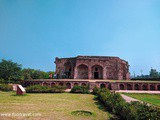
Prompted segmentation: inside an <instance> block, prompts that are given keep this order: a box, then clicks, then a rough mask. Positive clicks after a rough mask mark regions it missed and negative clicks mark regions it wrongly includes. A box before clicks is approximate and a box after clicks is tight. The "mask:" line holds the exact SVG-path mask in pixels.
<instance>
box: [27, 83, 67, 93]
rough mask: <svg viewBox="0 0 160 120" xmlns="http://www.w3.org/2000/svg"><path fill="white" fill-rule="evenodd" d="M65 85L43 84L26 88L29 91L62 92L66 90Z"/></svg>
mask: <svg viewBox="0 0 160 120" xmlns="http://www.w3.org/2000/svg"><path fill="white" fill-rule="evenodd" d="M64 90H65V87H63V86H53V87H48V86H41V85H33V86H29V87H27V88H26V92H28V93H62V92H64Z"/></svg>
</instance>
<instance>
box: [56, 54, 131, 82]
mask: <svg viewBox="0 0 160 120" xmlns="http://www.w3.org/2000/svg"><path fill="white" fill-rule="evenodd" d="M55 64H56V72H55V73H56V75H57V78H69V79H113V80H129V79H130V74H129V65H128V62H127V61H125V60H122V59H120V58H119V57H108V56H77V57H73V58H56V60H55Z"/></svg>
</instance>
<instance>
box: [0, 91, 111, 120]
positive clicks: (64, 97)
mask: <svg viewBox="0 0 160 120" xmlns="http://www.w3.org/2000/svg"><path fill="white" fill-rule="evenodd" d="M76 110H85V111H90V112H92V113H93V115H91V116H76V115H72V114H71V112H72V111H76ZM5 114H7V115H10V114H11V116H4V115H5ZM22 115H26V116H22ZM110 116H111V115H110V114H109V113H107V112H105V111H104V110H102V109H99V104H97V101H95V100H94V96H93V95H91V94H71V93H61V94H27V95H26V96H15V93H13V92H1V91H0V120H6V119H7V120H8V119H9V120H11V119H12V120H13V119H14V120H18V119H19V120H21V119H27V120H28V119H32V120H37V119H38V120H39V119H45V120H107V119H109V117H110Z"/></svg>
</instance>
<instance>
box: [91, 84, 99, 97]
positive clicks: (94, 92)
mask: <svg viewBox="0 0 160 120" xmlns="http://www.w3.org/2000/svg"><path fill="white" fill-rule="evenodd" d="M98 90H99V89H98V87H97V86H94V88H93V91H92V94H94V95H97V93H98Z"/></svg>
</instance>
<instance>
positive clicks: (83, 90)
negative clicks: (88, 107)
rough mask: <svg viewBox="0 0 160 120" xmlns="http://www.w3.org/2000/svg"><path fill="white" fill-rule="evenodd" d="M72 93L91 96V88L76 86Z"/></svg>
mask: <svg viewBox="0 0 160 120" xmlns="http://www.w3.org/2000/svg"><path fill="white" fill-rule="evenodd" d="M70 93H82V94H89V93H90V92H89V87H88V86H87V87H86V86H74V87H73V88H72V89H71V91H70Z"/></svg>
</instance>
